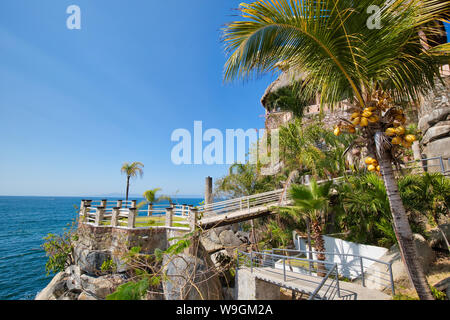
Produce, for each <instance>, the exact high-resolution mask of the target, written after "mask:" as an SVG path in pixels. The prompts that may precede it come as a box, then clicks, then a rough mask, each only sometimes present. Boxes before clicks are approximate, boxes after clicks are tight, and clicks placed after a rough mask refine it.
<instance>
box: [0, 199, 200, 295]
mask: <svg viewBox="0 0 450 320" xmlns="http://www.w3.org/2000/svg"><path fill="white" fill-rule="evenodd" d="M81 199H82V198H81V197H80V198H78V197H5V196H0V217H1V220H0V221H1V222H0V300H28V299H34V297H35V296H36V294H37V293H38V292H39V291H40V290H42V289H43V288H44V287H45V286H46V285H47V284H48V283H49V282H50V281H51V279H52V275H50V276H46V272H45V263H46V261H47V257H46V256H45V252H44V250H43V249H42V247H41V246H42V244H43V243H44V240H43V238H44V237H45V236H46V235H47V234H48V233H62V231H63V228H65V227H67V226H68V225H70V224H71V222H72V221H73V220H74V219H76V217H77V212H76V209H75V207H74V206H77V207H78V206H80V203H81ZM93 199H94V198H93ZM111 200H113V199H111ZM201 201H202V199H176V202H177V203H180V204H192V205H198V204H199V203H200V202H201Z"/></svg>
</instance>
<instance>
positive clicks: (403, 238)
mask: <svg viewBox="0 0 450 320" xmlns="http://www.w3.org/2000/svg"><path fill="white" fill-rule="evenodd" d="M379 160H380V169H381V173H382V175H383V180H384V185H385V187H386V192H387V196H388V199H389V205H390V208H391V212H392V218H393V222H394V231H395V234H396V237H397V241H398V244H399V248H400V253H401V255H402V259H403V263H404V264H405V266H406V270H407V272H408V276H409V279H410V280H411V283H412V284H413V286H414V288H415V289H416V291H417V294H418V295H419V298H420V299H421V300H433V295H432V293H431V290H430V286H429V285H428V282H427V278H426V277H425V273H424V271H423V268H422V266H421V265H420V262H419V259H418V255H417V250H416V247H415V244H414V240H413V234H412V231H411V227H410V225H409V222H408V217H407V216H406V212H405V207H404V206H403V202H402V199H401V198H400V193H399V191H398V186H397V183H396V181H395V177H394V172H393V170H392V159H391V155H390V154H389V153H388V152H382V154H381V156H380V159H379Z"/></svg>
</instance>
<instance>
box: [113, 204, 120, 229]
mask: <svg viewBox="0 0 450 320" xmlns="http://www.w3.org/2000/svg"><path fill="white" fill-rule="evenodd" d="M119 214H120V207H114V208H113V209H112V216H111V227H117V226H118V225H119Z"/></svg>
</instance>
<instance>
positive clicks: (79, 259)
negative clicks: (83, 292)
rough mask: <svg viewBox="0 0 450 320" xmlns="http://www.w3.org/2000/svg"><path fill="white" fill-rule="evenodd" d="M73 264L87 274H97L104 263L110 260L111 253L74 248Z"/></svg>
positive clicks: (79, 247)
mask: <svg viewBox="0 0 450 320" xmlns="http://www.w3.org/2000/svg"><path fill="white" fill-rule="evenodd" d="M74 259H75V264H76V265H78V266H79V267H80V270H81V271H83V272H86V273H89V274H98V273H99V272H100V270H101V268H102V264H103V262H105V261H108V260H109V259H111V253H110V252H109V251H107V250H91V249H88V248H85V247H84V246H76V247H75V249H74Z"/></svg>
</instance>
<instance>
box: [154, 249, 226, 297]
mask: <svg viewBox="0 0 450 320" xmlns="http://www.w3.org/2000/svg"><path fill="white" fill-rule="evenodd" d="M197 244H198V245H197V246H196V245H195V243H194V244H191V247H190V248H189V249H186V250H185V251H184V253H180V254H177V255H165V256H164V258H163V265H164V270H163V272H164V273H165V275H166V277H167V280H165V281H163V282H162V285H163V292H164V298H165V299H166V300H204V299H207V300H221V299H222V286H221V283H220V279H219V276H218V273H217V271H216V270H215V267H214V265H213V263H212V261H211V259H210V257H209V255H208V253H207V252H206V250H205V249H204V248H203V246H202V245H201V243H198V242H197Z"/></svg>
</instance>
